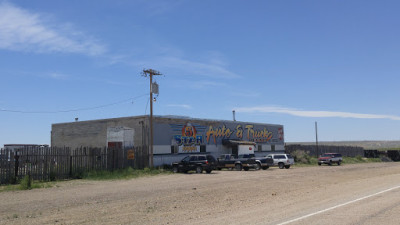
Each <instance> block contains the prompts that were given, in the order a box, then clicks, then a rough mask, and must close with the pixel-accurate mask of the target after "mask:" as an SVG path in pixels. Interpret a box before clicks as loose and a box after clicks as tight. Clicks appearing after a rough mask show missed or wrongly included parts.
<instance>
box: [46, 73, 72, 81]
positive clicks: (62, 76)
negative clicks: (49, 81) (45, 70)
mask: <svg viewBox="0 0 400 225" xmlns="http://www.w3.org/2000/svg"><path fill="white" fill-rule="evenodd" d="M48 77H50V78H53V79H57V80H65V79H67V78H68V76H67V75H65V74H61V73H50V74H48Z"/></svg>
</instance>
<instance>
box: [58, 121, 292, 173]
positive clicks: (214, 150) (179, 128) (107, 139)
mask: <svg viewBox="0 0 400 225" xmlns="http://www.w3.org/2000/svg"><path fill="white" fill-rule="evenodd" d="M149 124H150V118H149V116H147V115H146V116H134V117H123V118H112V119H102V120H92V121H79V122H78V121H76V122H70V123H57V124H53V125H52V130H51V146H55V147H64V146H65V147H71V148H77V147H81V146H85V147H105V146H108V147H135V146H142V147H144V146H145V147H148V146H149V140H150V138H149V136H150V135H149V134H150V125H149ZM240 141H244V142H249V141H250V142H255V143H256V146H255V151H254V152H255V154H256V155H257V156H264V155H267V154H269V153H271V152H276V151H278V152H283V151H284V150H285V149H284V131H283V125H276V124H264V123H253V122H239V121H228V120H208V119H196V118H189V117H177V116H154V117H153V146H154V147H153V162H154V166H161V165H163V164H170V163H171V162H173V161H176V160H179V159H181V158H183V157H184V155H187V154H194V153H200V152H201V153H208V154H212V155H214V156H216V157H217V156H219V155H220V154H236V153H237V145H238V144H240ZM232 143H236V144H232Z"/></svg>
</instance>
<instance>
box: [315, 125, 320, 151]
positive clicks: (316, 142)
mask: <svg viewBox="0 0 400 225" xmlns="http://www.w3.org/2000/svg"><path fill="white" fill-rule="evenodd" d="M315 144H316V147H317V157H318V156H319V150H318V126H317V122H315Z"/></svg>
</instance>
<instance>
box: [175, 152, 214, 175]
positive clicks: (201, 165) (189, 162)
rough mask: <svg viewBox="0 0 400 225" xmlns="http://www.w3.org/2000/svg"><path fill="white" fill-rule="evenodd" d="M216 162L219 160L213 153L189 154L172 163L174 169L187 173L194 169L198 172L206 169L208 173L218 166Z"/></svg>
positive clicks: (176, 171)
mask: <svg viewBox="0 0 400 225" xmlns="http://www.w3.org/2000/svg"><path fill="white" fill-rule="evenodd" d="M216 162H217V160H216V159H215V158H214V157H213V156H212V155H205V154H204V155H189V156H186V157H185V158H183V159H182V160H181V161H179V162H175V163H172V171H173V172H174V173H178V172H184V173H187V172H188V171H190V170H194V171H196V173H202V172H203V170H205V171H206V172H207V173H211V171H212V170H213V169H215V167H216Z"/></svg>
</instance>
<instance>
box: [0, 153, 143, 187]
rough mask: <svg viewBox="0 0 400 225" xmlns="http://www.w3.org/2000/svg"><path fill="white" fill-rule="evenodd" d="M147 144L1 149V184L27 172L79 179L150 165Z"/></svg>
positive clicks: (40, 176)
mask: <svg viewBox="0 0 400 225" xmlns="http://www.w3.org/2000/svg"><path fill="white" fill-rule="evenodd" d="M148 162H149V157H148V153H147V147H146V146H143V147H135V148H124V149H121V148H106V147H104V148H90V147H81V148H78V149H74V150H71V149H69V148H57V147H26V148H21V149H16V150H8V149H0V184H9V183H15V182H16V181H17V180H19V179H21V178H23V177H24V176H26V175H28V174H29V175H30V176H31V177H32V179H34V180H41V181H48V180H55V179H70V178H79V177H81V176H82V175H83V173H85V172H88V171H93V170H108V171H113V170H116V169H123V168H127V167H132V168H135V169H143V168H145V167H148Z"/></svg>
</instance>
